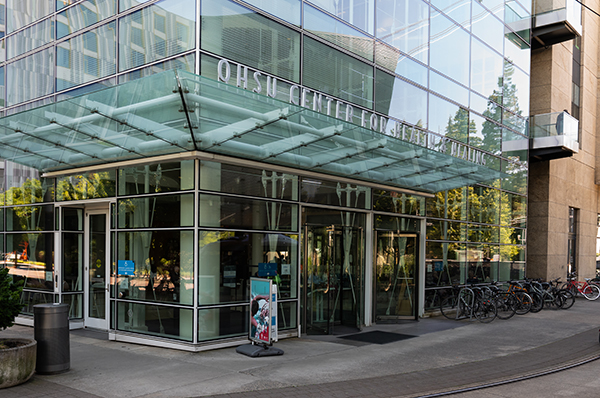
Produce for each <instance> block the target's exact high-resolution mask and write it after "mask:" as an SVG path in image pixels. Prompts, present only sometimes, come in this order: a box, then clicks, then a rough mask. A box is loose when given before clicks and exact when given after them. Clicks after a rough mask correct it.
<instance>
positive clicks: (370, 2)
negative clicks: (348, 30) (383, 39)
mask: <svg viewBox="0 0 600 398" xmlns="http://www.w3.org/2000/svg"><path fill="white" fill-rule="evenodd" d="M311 2H312V3H313V4H315V5H316V6H318V7H320V8H322V9H323V10H325V11H327V12H330V13H331V14H333V15H335V16H337V17H338V18H340V19H343V20H344V21H346V22H349V23H351V24H352V25H354V26H356V27H357V28H359V29H362V30H364V31H365V32H367V33H370V34H374V32H373V15H374V6H375V0H346V1H328V0H311Z"/></svg>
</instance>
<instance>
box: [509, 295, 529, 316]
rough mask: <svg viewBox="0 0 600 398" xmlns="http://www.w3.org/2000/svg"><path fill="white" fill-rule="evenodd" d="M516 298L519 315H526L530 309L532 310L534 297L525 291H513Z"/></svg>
mask: <svg viewBox="0 0 600 398" xmlns="http://www.w3.org/2000/svg"><path fill="white" fill-rule="evenodd" d="M513 294H514V296H515V298H516V299H517V300H516V309H515V311H516V313H517V315H525V314H527V313H528V312H529V311H531V305H532V304H533V299H532V298H531V296H530V295H528V294H527V293H525V292H521V291H519V292H513Z"/></svg>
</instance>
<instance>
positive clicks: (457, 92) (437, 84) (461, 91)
mask: <svg viewBox="0 0 600 398" xmlns="http://www.w3.org/2000/svg"><path fill="white" fill-rule="evenodd" d="M429 89H430V90H431V91H435V92H437V93H438V94H441V95H443V96H444V97H446V98H450V99H451V100H453V101H456V102H458V103H460V104H465V105H466V104H467V103H468V102H469V90H468V89H467V88H465V87H463V86H461V85H460V84H457V83H455V82H453V81H452V80H450V79H448V78H447V77H445V76H442V75H440V74H439V73H436V72H434V71H431V72H430V73H429Z"/></svg>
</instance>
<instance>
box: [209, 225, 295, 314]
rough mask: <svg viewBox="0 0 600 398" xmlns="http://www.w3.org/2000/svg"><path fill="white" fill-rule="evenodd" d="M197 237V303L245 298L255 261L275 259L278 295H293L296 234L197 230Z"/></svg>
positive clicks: (234, 300)
mask: <svg viewBox="0 0 600 398" xmlns="http://www.w3.org/2000/svg"><path fill="white" fill-rule="evenodd" d="M198 240H199V244H200V255H199V258H200V264H199V281H198V283H199V288H198V289H199V292H198V293H199V302H200V305H209V304H219V303H231V302H248V300H249V299H250V297H249V296H248V293H249V291H248V286H249V283H250V277H252V276H259V277H260V276H262V275H260V274H258V264H259V263H276V264H277V265H276V266H275V269H276V271H277V276H275V277H274V280H275V281H276V283H277V284H278V289H279V295H280V297H282V298H295V297H297V291H296V286H297V279H296V275H297V270H298V266H297V263H296V262H297V254H298V235H290V234H262V233H245V232H235V231H225V232H216V231H201V232H200V235H199V238H198Z"/></svg>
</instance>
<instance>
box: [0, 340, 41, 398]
mask: <svg viewBox="0 0 600 398" xmlns="http://www.w3.org/2000/svg"><path fill="white" fill-rule="evenodd" d="M3 340H10V341H17V342H21V343H25V345H22V346H19V347H15V348H7V349H4V350H0V389H1V388H6V387H12V386H16V385H17V384H21V383H24V382H26V381H27V380H29V378H30V377H31V376H32V375H33V372H34V371H35V361H36V354H37V342H36V341H35V340H31V339H3Z"/></svg>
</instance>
